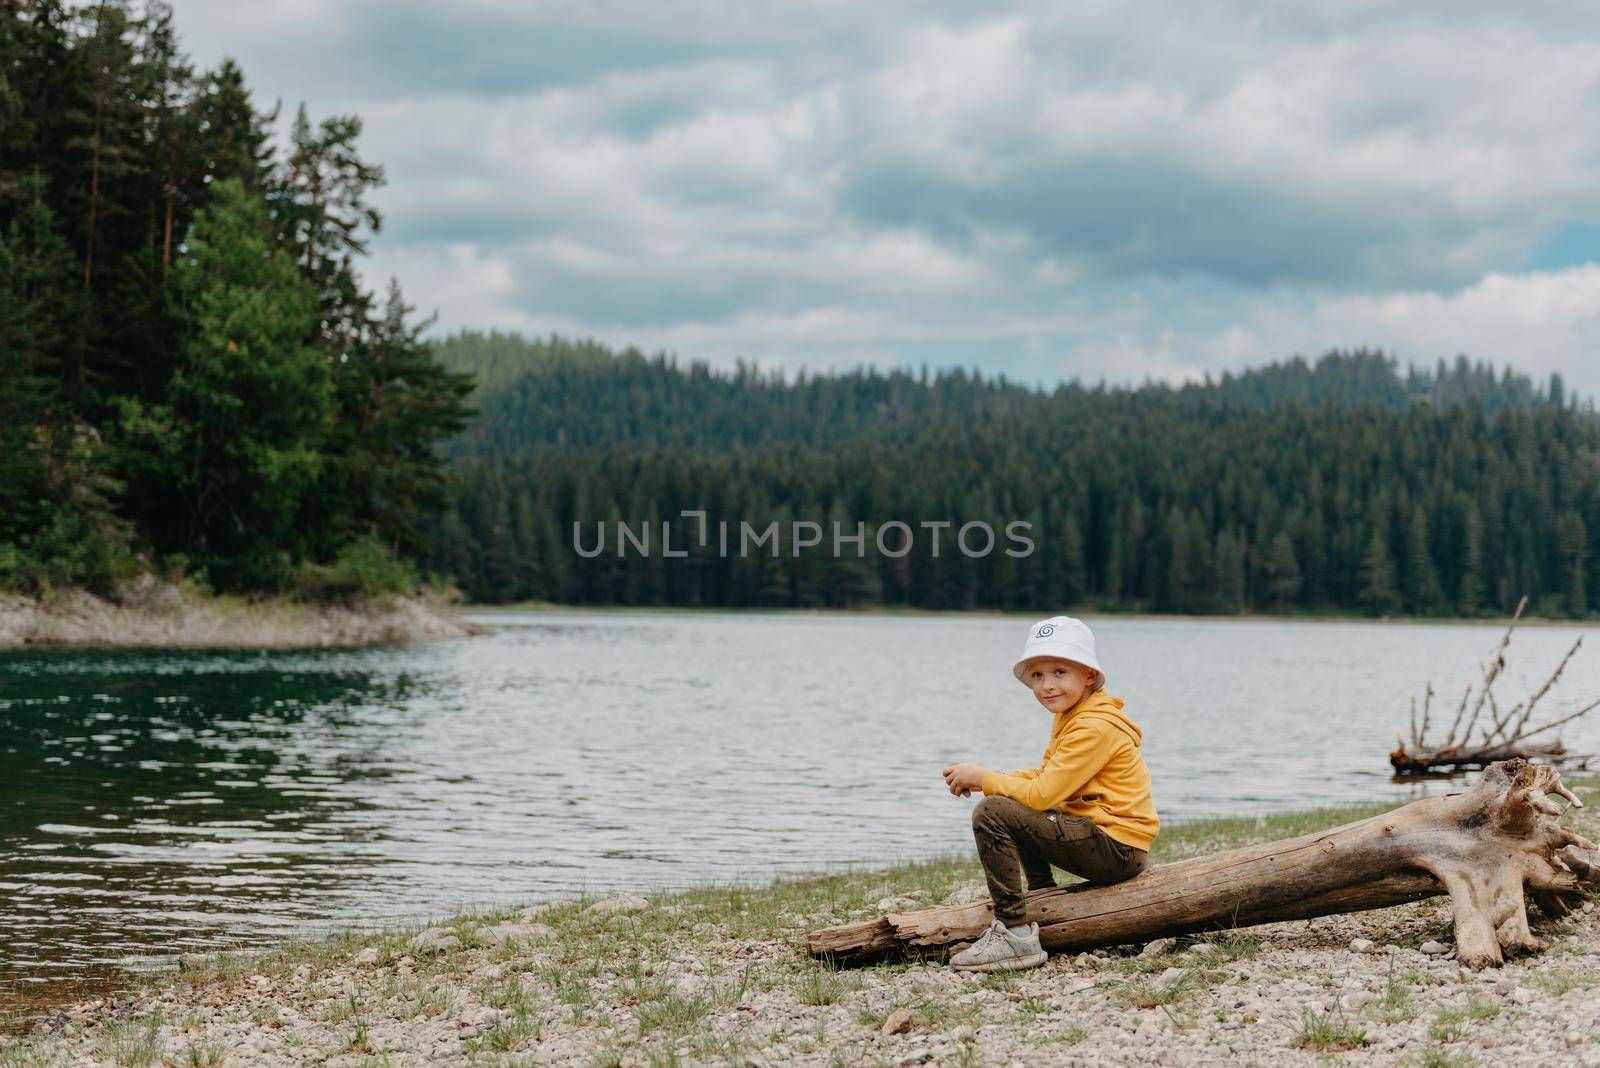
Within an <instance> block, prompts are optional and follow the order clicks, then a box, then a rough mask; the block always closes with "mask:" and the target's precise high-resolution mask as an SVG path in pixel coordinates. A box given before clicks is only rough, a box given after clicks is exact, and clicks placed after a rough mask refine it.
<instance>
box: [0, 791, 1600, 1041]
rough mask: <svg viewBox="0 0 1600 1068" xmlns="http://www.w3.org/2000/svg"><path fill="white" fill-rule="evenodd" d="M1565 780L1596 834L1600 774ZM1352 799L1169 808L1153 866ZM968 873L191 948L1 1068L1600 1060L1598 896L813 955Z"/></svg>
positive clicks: (37, 1036) (58, 1020)
mask: <svg viewBox="0 0 1600 1068" xmlns="http://www.w3.org/2000/svg"><path fill="white" fill-rule="evenodd" d="M1574 785H1577V786H1578V787H1579V790H1580V794H1581V796H1584V797H1585V799H1586V801H1588V802H1589V803H1590V804H1591V808H1590V809H1588V810H1586V811H1585V812H1584V813H1576V812H1574V813H1573V814H1572V815H1573V816H1581V817H1582V818H1581V819H1580V820H1577V821H1575V825H1576V829H1578V830H1580V831H1581V832H1583V833H1587V834H1591V835H1592V834H1593V833H1594V832H1595V830H1596V827H1595V821H1593V820H1592V819H1590V818H1589V817H1588V815H1587V813H1588V812H1592V811H1594V807H1593V806H1594V805H1595V804H1597V803H1600V789H1596V788H1595V786H1594V784H1592V783H1589V784H1574ZM1365 814H1370V813H1369V812H1354V811H1351V810H1345V811H1339V810H1328V811H1326V812H1321V813H1314V814H1297V815H1294V816H1289V817H1268V818H1265V819H1261V820H1256V821H1254V822H1253V823H1251V822H1250V821H1231V822H1228V823H1226V824H1218V825H1209V826H1208V825H1195V826H1191V827H1180V828H1176V829H1175V830H1174V832H1173V833H1171V834H1170V835H1169V834H1164V835H1163V837H1164V838H1166V839H1167V844H1166V846H1165V847H1164V850H1163V852H1162V854H1161V855H1160V856H1159V857H1158V859H1159V860H1163V861H1166V860H1174V859H1180V858H1181V857H1182V856H1185V855H1193V854H1195V853H1200V852H1210V851H1212V850H1214V849H1218V848H1224V847H1227V846H1230V845H1237V844H1243V842H1244V841H1246V840H1266V839H1270V838H1278V837H1284V836H1285V835H1286V834H1291V833H1304V831H1305V830H1306V829H1314V828H1315V827H1316V826H1317V825H1319V824H1320V825H1321V826H1333V825H1336V824H1338V823H1343V822H1346V821H1347V820H1348V819H1350V818H1359V817H1360V816H1361V815H1365ZM1570 818H1571V817H1569V819H1570ZM1160 841H1161V840H1160V839H1158V843H1159V842H1160ZM977 874H978V873H977V869H976V867H975V866H974V865H973V864H972V862H971V861H970V860H967V859H964V858H963V859H959V860H955V859H952V860H946V861H940V862H932V863H927V864H918V865H908V866H903V867H899V868H895V869H892V870H890V871H887V872H858V873H851V874H845V875H833V876H825V877H819V878H815V879H810V880H805V881H800V882H786V883H778V884H775V885H773V886H771V887H767V888H762V889H751V888H748V887H723V888H707V889H702V890H694V891H689V892H687V893H678V894H671V895H659V896H651V897H640V896H635V895H631V894H623V895H619V896H614V897H609V898H604V899H601V900H593V899H588V900H574V901H566V902H559V903H554V904H547V905H541V906H537V907H533V908H528V909H522V910H513V911H505V912H500V913H495V914H487V915H477V916H462V917H457V918H455V919H453V920H451V921H449V922H447V923H441V924H438V925H436V926H432V927H428V928H425V929H421V930H415V929H413V930H407V931H389V932H381V933H367V934H349V935H345V936H341V937H339V938H336V939H333V940H331V941H327V942H315V943H311V942H307V943H296V944H291V945H286V946H284V947H281V948H280V949H278V950H276V951H273V952H271V953H269V954H266V955H261V956H253V957H251V956H239V957H231V958H230V957H223V958H215V957H213V958H196V959H188V960H185V961H184V962H183V968H182V970H181V971H179V972H178V973H177V974H176V975H173V976H168V977H166V978H164V979H161V980H159V981H157V982H156V983H155V985H153V986H151V987H150V988H149V989H147V990H145V991H143V992H140V993H135V994H131V995H128V996H126V997H122V998H114V999H100V1000H97V1001H93V1002H89V1003H85V1004H80V1005H77V1006H73V1007H71V1008H69V1009H67V1010H64V1011H61V1012H57V1013H53V1014H52V1015H51V1016H50V1017H49V1018H47V1019H45V1020H43V1021H40V1022H38V1023H37V1024H36V1025H35V1027H34V1029H33V1032H32V1033H31V1034H29V1035H27V1036H25V1037H22V1038H18V1039H14V1040H12V1041H11V1042H10V1044H9V1045H8V1046H0V1065H3V1066H6V1068H10V1066H12V1065H16V1066H19V1068H20V1066H22V1065H28V1066H45V1065H58V1064H59V1065H68V1064H71V1065H118V1066H127V1065H151V1064H162V1063H167V1064H182V1065H223V1064H248V1065H258V1064H259V1065H269V1066H288V1065H311V1064H329V1065H349V1066H364V1065H396V1066H399V1065H423V1064H429V1065H432V1064H452V1065H454V1064H460V1065H468V1064H498V1065H586V1066H605V1065H612V1066H624V1065H626V1066H634V1065H639V1066H645V1065H649V1066H654V1065H669V1064H749V1065H767V1064H777V1063H784V1064H800V1065H819V1066H820V1065H838V1064H849V1065H855V1064H870V1065H884V1066H894V1068H900V1066H907V1068H909V1066H912V1065H920V1064H935V1065H1018V1066H1030V1068H1031V1066H1034V1065H1135V1064H1138V1065H1151V1064H1186V1065H1187V1064H1194V1065H1221V1064H1228V1065H1241V1064H1246V1065H1248V1064H1273V1065H1313V1064H1326V1063H1350V1064H1411V1065H1427V1066H1445V1065H1467V1064H1475V1063H1482V1062H1484V1061H1505V1062H1510V1063H1515V1064H1541V1065H1583V1066H1600V1041H1597V1039H1600V1032H1597V1031H1596V1029H1595V1025H1594V1022H1593V1021H1594V1020H1596V1019H1597V1018H1600V923H1597V922H1596V910H1595V906H1594V902H1593V901H1591V902H1588V903H1587V904H1586V906H1585V908H1584V910H1583V911H1580V912H1576V913H1574V914H1573V915H1571V916H1569V917H1566V918H1564V919H1562V920H1559V921H1551V920H1544V919H1538V918H1537V915H1538V914H1537V913H1535V917H1536V921H1535V925H1534V930H1535V933H1536V934H1537V935H1538V936H1539V937H1541V938H1543V939H1546V940H1547V941H1548V942H1549V948H1548V949H1547V950H1546V951H1545V952H1543V953H1542V954H1539V955H1537V956H1533V957H1528V958H1524V959H1521V960H1517V961H1513V962H1511V963H1508V964H1507V965H1506V966H1505V967H1503V968H1498V969H1489V970H1486V971H1482V972H1472V971H1468V970H1467V969H1465V968H1462V967H1461V966H1460V965H1459V964H1457V962H1456V961H1455V960H1454V959H1453V957H1454V954H1453V950H1452V949H1451V938H1452V935H1451V926H1450V910H1449V903H1448V900H1447V899H1446V898H1442V897H1441V898H1435V899H1432V900H1429V901H1424V902H1418V903H1416V904H1412V905H1406V906H1401V907H1397V908H1390V909H1382V910H1375V911H1372V912H1365V913H1356V914H1352V915H1346V916H1336V917H1323V918H1318V919H1314V920H1309V921H1304V920H1302V921H1293V922H1287V923H1278V924H1270V925H1264V926H1260V927H1253V928H1249V929H1245V930H1240V931H1220V932H1214V933H1212V934H1210V935H1207V936H1203V937H1202V936H1195V937H1191V938H1185V939H1179V940H1172V939H1161V940H1157V941H1155V942H1152V943H1149V944H1147V945H1143V946H1123V947H1114V948H1112V949H1108V950H1102V951H1097V952H1095V953H1086V954H1078V955H1076V956H1072V957H1066V956H1057V957H1052V958H1051V959H1050V961H1049V962H1048V963H1047V964H1046V965H1045V966H1044V967H1042V968H1039V969H1035V970H1032V971H1027V972H1021V973H999V974H994V975H986V976H980V975H973V974H962V973H956V972H952V971H951V970H949V969H948V968H945V967H943V966H942V965H941V964H939V963H938V962H937V961H930V962H914V963H904V962H902V963H890V964H883V965H877V966H873V967H868V968H860V969H853V970H836V969H833V968H831V967H829V966H827V965H826V964H824V963H818V962H815V961H812V960H810V959H808V958H807V957H806V955H805V952H804V948H803V947H804V938H805V935H806V933H807V932H808V931H810V930H812V929H815V928H817V927H820V926H826V925H829V924H833V923H839V922H847V921H850V920H852V919H859V918H863V917H866V916H870V915H874V914H877V913H879V912H882V911H900V910H905V909H909V908H914V907H920V906H926V905H932V904H939V903H956V902H960V901H965V900H974V899H977V898H979V897H982V896H983V895H984V888H983V884H982V882H981V881H978V880H977V878H976V876H977Z"/></svg>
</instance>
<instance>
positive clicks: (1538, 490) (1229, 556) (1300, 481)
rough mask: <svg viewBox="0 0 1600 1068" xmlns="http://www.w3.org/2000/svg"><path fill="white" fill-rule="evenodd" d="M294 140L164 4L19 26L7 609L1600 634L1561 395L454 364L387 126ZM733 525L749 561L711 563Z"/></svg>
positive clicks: (1582, 489) (1430, 372)
mask: <svg viewBox="0 0 1600 1068" xmlns="http://www.w3.org/2000/svg"><path fill="white" fill-rule="evenodd" d="M279 112H280V109H279V108H278V107H273V108H270V109H269V108H264V107H262V106H260V105H259V104H258V103H257V102H256V101H255V100H253V99H252V96H251V92H250V89H249V87H248V85H247V82H246V79H245V75H244V72H243V71H241V70H240V69H239V68H238V67H237V66H236V65H235V64H234V63H232V62H223V63H222V64H220V65H219V66H217V67H216V68H215V69H211V70H199V69H196V67H195V66H194V64H193V63H192V62H191V61H190V60H189V59H188V58H187V57H186V56H185V54H184V53H183V51H182V49H181V48H180V46H179V42H178V39H177V34H176V31H175V28H174V22H173V14H172V11H171V9H170V7H168V6H167V5H166V4H165V3H163V2H161V0H148V2H144V3H135V2H134V0H105V2H102V3H96V4H93V5H88V6H78V5H73V4H69V3H66V2H64V0H0V588H3V589H9V590H19V591H22V592H25V593H39V592H43V591H48V590H51V589H57V588H84V589H89V590H93V591H95V592H101V593H111V594H115V591H116V590H117V588H118V584H119V583H120V582H121V581H123V580H124V579H126V578H128V577H130V576H134V575H137V574H139V573H141V572H142V571H145V570H157V571H161V572H163V573H165V574H167V575H169V576H173V577H184V578H187V579H188V580H190V581H192V582H194V583H196V584H198V585H199V586H200V587H201V588H203V589H213V590H217V591H235V592H245V593H251V594H255V593H271V592H282V591H288V592H291V593H295V594H297V595H308V594H309V595H315V596H327V595H334V594H349V593H351V592H371V591H374V590H378V589H394V588H402V587H405V586H407V585H408V584H411V583H414V581H415V576H416V574H418V573H421V572H426V573H431V574H433V575H436V576H439V577H441V578H445V579H449V580H452V581H454V582H456V583H458V584H459V585H460V586H461V588H462V589H463V590H464V591H465V592H466V594H467V595H468V597H469V598H470V599H471V600H474V601H477V602H480V603H510V602H521V601H550V602H557V603H565V604H630V605H707V606H739V607H786V606H789V607H848V606H857V605H891V606H894V605H898V606H909V607H918V608H930V609H965V608H996V609H1008V610H1028V611H1046V610H1050V611H1054V610H1060V609H1064V608H1080V609H1099V610H1130V611H1132V610H1139V611H1158V612H1175V613H1229V614H1233V613H1246V612H1281V613H1297V612H1329V613H1335V612H1337V613H1346V612H1360V613H1368V614H1372V615H1387V614H1396V613H1404V614H1415V615H1464V616H1477V615H1486V614H1493V613H1505V612H1507V611H1509V610H1510V609H1511V607H1512V606H1513V605H1514V604H1515V603H1516V600H1517V599H1518V597H1519V596H1521V595H1522V594H1524V593H1526V594H1528V595H1529V596H1530V597H1531V599H1532V603H1533V608H1534V610H1535V611H1536V612H1539V613H1541V614H1545V615H1554V616H1570V617H1587V616H1590V615H1591V614H1592V610H1593V609H1595V608H1600V560H1597V559H1596V545H1597V539H1600V492H1597V482H1600V419H1597V417H1596V415H1595V413H1594V410H1593V405H1592V403H1589V402H1583V401H1580V399H1578V398H1576V397H1571V396H1568V395H1567V393H1566V390H1565V388H1564V386H1563V383H1562V382H1561V381H1560V379H1559V378H1554V377H1553V378H1551V379H1549V380H1548V381H1545V382H1535V381H1533V380H1532V379H1530V378H1528V377H1527V376H1525V375H1521V374H1518V373H1516V372H1515V371H1513V370H1512V369H1510V368H1498V369H1497V368H1496V367H1495V366H1492V365H1491V364H1488V363H1483V362H1472V361H1470V360H1468V359H1466V358H1465V357H1461V358H1457V359H1455V360H1453V361H1451V362H1448V363H1446V362H1441V363H1439V364H1437V365H1436V366H1434V367H1432V368H1417V367H1414V366H1407V367H1401V366H1400V365H1399V363H1398V362H1397V361H1396V360H1395V359H1393V358H1392V357H1389V356H1387V355H1385V354H1382V353H1378V352H1370V351H1365V350H1351V351H1343V352H1331V353H1328V354H1326V355H1323V356H1321V357H1320V358H1318V359H1315V360H1306V359H1301V358H1294V359H1288V360H1284V361H1281V362H1279V363H1275V364H1273V365H1271V366H1267V367H1262V368H1257V369H1254V370H1251V371H1248V372H1245V373H1241V374H1236V375H1232V374H1230V375H1223V376H1221V377H1220V378H1216V379H1207V380H1205V381H1203V382H1199V383H1193V384H1189V385H1184V386H1171V385H1166V384H1158V383H1146V384H1144V385H1137V386H1135V385H1107V384H1106V383H1105V382H1099V383H1092V384H1091V383H1085V382H1081V381H1073V382H1067V383H1062V384H1059V385H1054V386H1049V387H1044V388H1040V387H1038V386H1035V385H1030V384H1025V383H1019V382H1015V381H1010V380H1008V379H1007V378H1006V376H1004V375H988V374H985V373H984V372H982V371H981V370H978V369H975V368H974V369H968V368H962V367H945V368H941V369H937V370H935V371H933V372H932V373H930V370H929V368H928V367H927V366H926V365H924V366H922V367H921V368H920V369H917V370H911V369H902V370H895V371H888V372H885V371H880V370H876V369H871V368H861V369H857V370H853V371H848V372H840V373H830V374H822V375H808V374H806V373H804V372H801V373H799V374H797V375H795V376H792V377H786V376H784V375H782V374H779V373H776V372H763V371H762V370H761V368H760V367H759V366H758V365H755V364H751V363H746V362H743V361H740V362H739V363H737V364H736V366H735V367H733V368H731V369H723V370H717V369H713V368H712V367H710V366H709V365H708V364H706V363H704V362H702V361H698V360H688V361H680V360H679V359H678V358H677V357H676V356H673V355H669V354H665V353H661V354H655V355H645V354H643V353H641V352H638V351H635V350H627V351H622V352H617V351H612V350H611V349H608V348H607V347H605V346H604V345H602V344H600V343H597V342H592V341H582V340H572V339H565V338H560V337H549V338H542V339H526V338H522V337H518V336H514V335H508V334H499V333H489V334H484V333H475V332H463V333H458V334H455V335H451V336H448V337H444V338H442V339H438V340H431V341H430V340H428V339H427V337H426V334H427V328H428V326H429V323H428V322H427V321H425V320H420V319H418V318H417V316H416V315H415V311H414V309H413V307H412V306H411V305H410V304H408V303H407V301H406V299H405V297H404V295H403V294H402V293H401V292H400V290H399V287H398V285H395V284H391V285H390V286H389V287H388V288H387V291H386V292H384V293H382V294H379V293H377V292H374V291H373V290H371V289H369V288H368V287H367V286H366V285H365V284H364V282H363V276H362V273H361V267H362V265H363V263H364V262H365V258H366V256H367V253H368V249H369V244H370V242H371V240H372V239H373V237H374V235H376V234H378V233H379V232H380V230H381V227H382V225H383V219H382V216H381V214H380V213H379V212H378V211H377V210H376V208H374V207H373V204H372V194H373V191H374V190H375V189H377V188H379V187H380V186H381V185H382V184H383V182H384V172H383V168H382V167H381V166H380V165H378V164H377V163H375V162H372V161H370V160H367V159H365V158H363V156H362V154H361V151H360V146H359V140H360V134H361V121H360V119H359V118H358V117H356V116H352V115H335V116H329V117H324V118H321V119H320V120H317V121H314V120H313V119H312V118H311V116H310V115H309V114H308V113H307V111H306V109H305V107H304V106H303V105H302V106H300V107H299V108H298V110H297V112H296V114H295V115H294V116H293V117H292V118H290V117H286V116H281V115H280V113H279ZM280 120H282V122H281V124H280ZM1479 355H1480V356H1482V355H1492V354H1479ZM1106 371H1107V376H1108V377H1109V378H1115V377H1116V375H1117V369H1116V368H1107V369H1106ZM685 512H691V513H704V519H703V521H702V519H701V518H699V517H698V516H695V515H688V516H686V515H684V514H683V513H685ZM979 522H981V523H985V524H988V527H989V529H991V530H992V531H994V532H995V533H996V534H997V535H998V534H1000V532H1003V531H1008V530H1011V529H1015V525H1016V524H1026V527H1025V529H1026V531H1027V538H1028V541H1029V543H1030V546H1031V551H1029V552H1026V553H1011V552H1006V551H1003V550H1004V549H1005V548H1006V547H1008V546H1014V545H1015V544H1016V543H1015V542H1014V541H1010V540H1002V541H1001V542H1000V543H999V544H998V545H996V546H994V547H993V549H992V551H985V552H982V553H977V554H971V555H969V554H968V553H967V552H965V551H961V550H960V549H959V548H958V545H957V543H956V541H955V538H954V534H955V532H956V530H957V529H959V528H962V527H963V526H965V525H967V524H972V523H979ZM663 523H666V524H667V530H666V531H665V534H666V537H667V539H668V542H667V544H668V545H670V546H671V547H672V555H668V551H667V549H666V545H664V544H663V541H662V538H663V529H662V524H663ZM721 523H726V524H728V525H729V526H730V527H732V528H733V531H734V534H733V539H732V541H733V546H732V548H733V551H723V550H721V548H720V547H719V546H718V543H717V538H716V536H715V534H713V535H712V536H711V537H710V538H709V539H708V540H705V541H702V539H701V538H700V537H698V536H697V535H704V534H705V533H706V531H707V530H708V529H709V530H711V531H713V532H714V531H716V530H717V528H718V525H719V524H721ZM774 523H776V524H777V529H778V530H779V531H781V538H780V539H779V540H777V541H774V542H772V543H771V544H768V545H759V546H758V547H757V548H756V549H755V551H744V547H743V546H742V545H741V544H740V530H741V529H742V527H744V526H748V527H750V528H752V529H756V530H766V529H767V528H768V527H769V526H770V525H771V524H774ZM796 524H799V525H802V526H805V525H811V526H813V527H814V529H815V531H817V532H819V533H820V535H821V537H820V544H816V545H813V546H810V547H807V548H805V549H804V550H803V551H799V550H798V547H797V546H795V545H794V543H793V541H794V539H793V534H794V532H796V531H797V530H798V529H799V527H797V526H796ZM940 524H948V526H945V527H943V528H941V527H940ZM624 529H625V530H626V532H627V537H626V538H624V537H622V536H621V535H622V532H623V531H624ZM835 531H838V532H839V533H840V534H841V535H842V536H843V538H844V539H849V540H842V541H841V542H840V545H841V547H842V551H840V552H838V553H835V552H833V551H832V540H833V535H834V533H835ZM891 531H893V532H894V536H892V537H889V538H888V539H887V542H885V541H884V540H883V536H884V535H885V534H886V533H887V532H891ZM608 532H609V537H610V540H609V541H606V542H603V543H601V544H602V545H603V548H602V549H601V551H598V552H587V551H580V550H579V547H580V545H590V546H592V545H594V544H596V541H595V539H596V537H597V535H599V536H606V535H607V533H608ZM902 532H915V537H914V541H913V543H912V547H911V549H910V550H909V551H903V552H888V551H883V549H884V547H885V545H887V546H888V547H890V548H896V549H898V548H901V547H903V545H904V541H903V539H904V536H905V534H904V533H902ZM940 540H942V544H939V542H940ZM936 544H939V551H935V545H936ZM646 545H648V546H650V548H648V549H646V548H645V546H646ZM680 554H681V555H680Z"/></svg>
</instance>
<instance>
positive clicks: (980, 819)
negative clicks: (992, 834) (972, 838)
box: [972, 797, 1021, 831]
mask: <svg viewBox="0 0 1600 1068" xmlns="http://www.w3.org/2000/svg"><path fill="white" fill-rule="evenodd" d="M1020 807H1021V806H1020V805H1018V804H1017V802H1015V801H1013V800H1011V798H1009V797H986V798H984V799H983V800H982V801H979V802H978V803H977V804H976V805H974V806H972V826H973V829H974V830H980V831H982V830H992V829H993V828H995V827H998V826H1000V825H1001V824H1003V823H1004V822H1005V821H1006V820H1005V817H1006V815H1007V813H1008V811H1009V810H1010V809H1013V808H1020Z"/></svg>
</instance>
